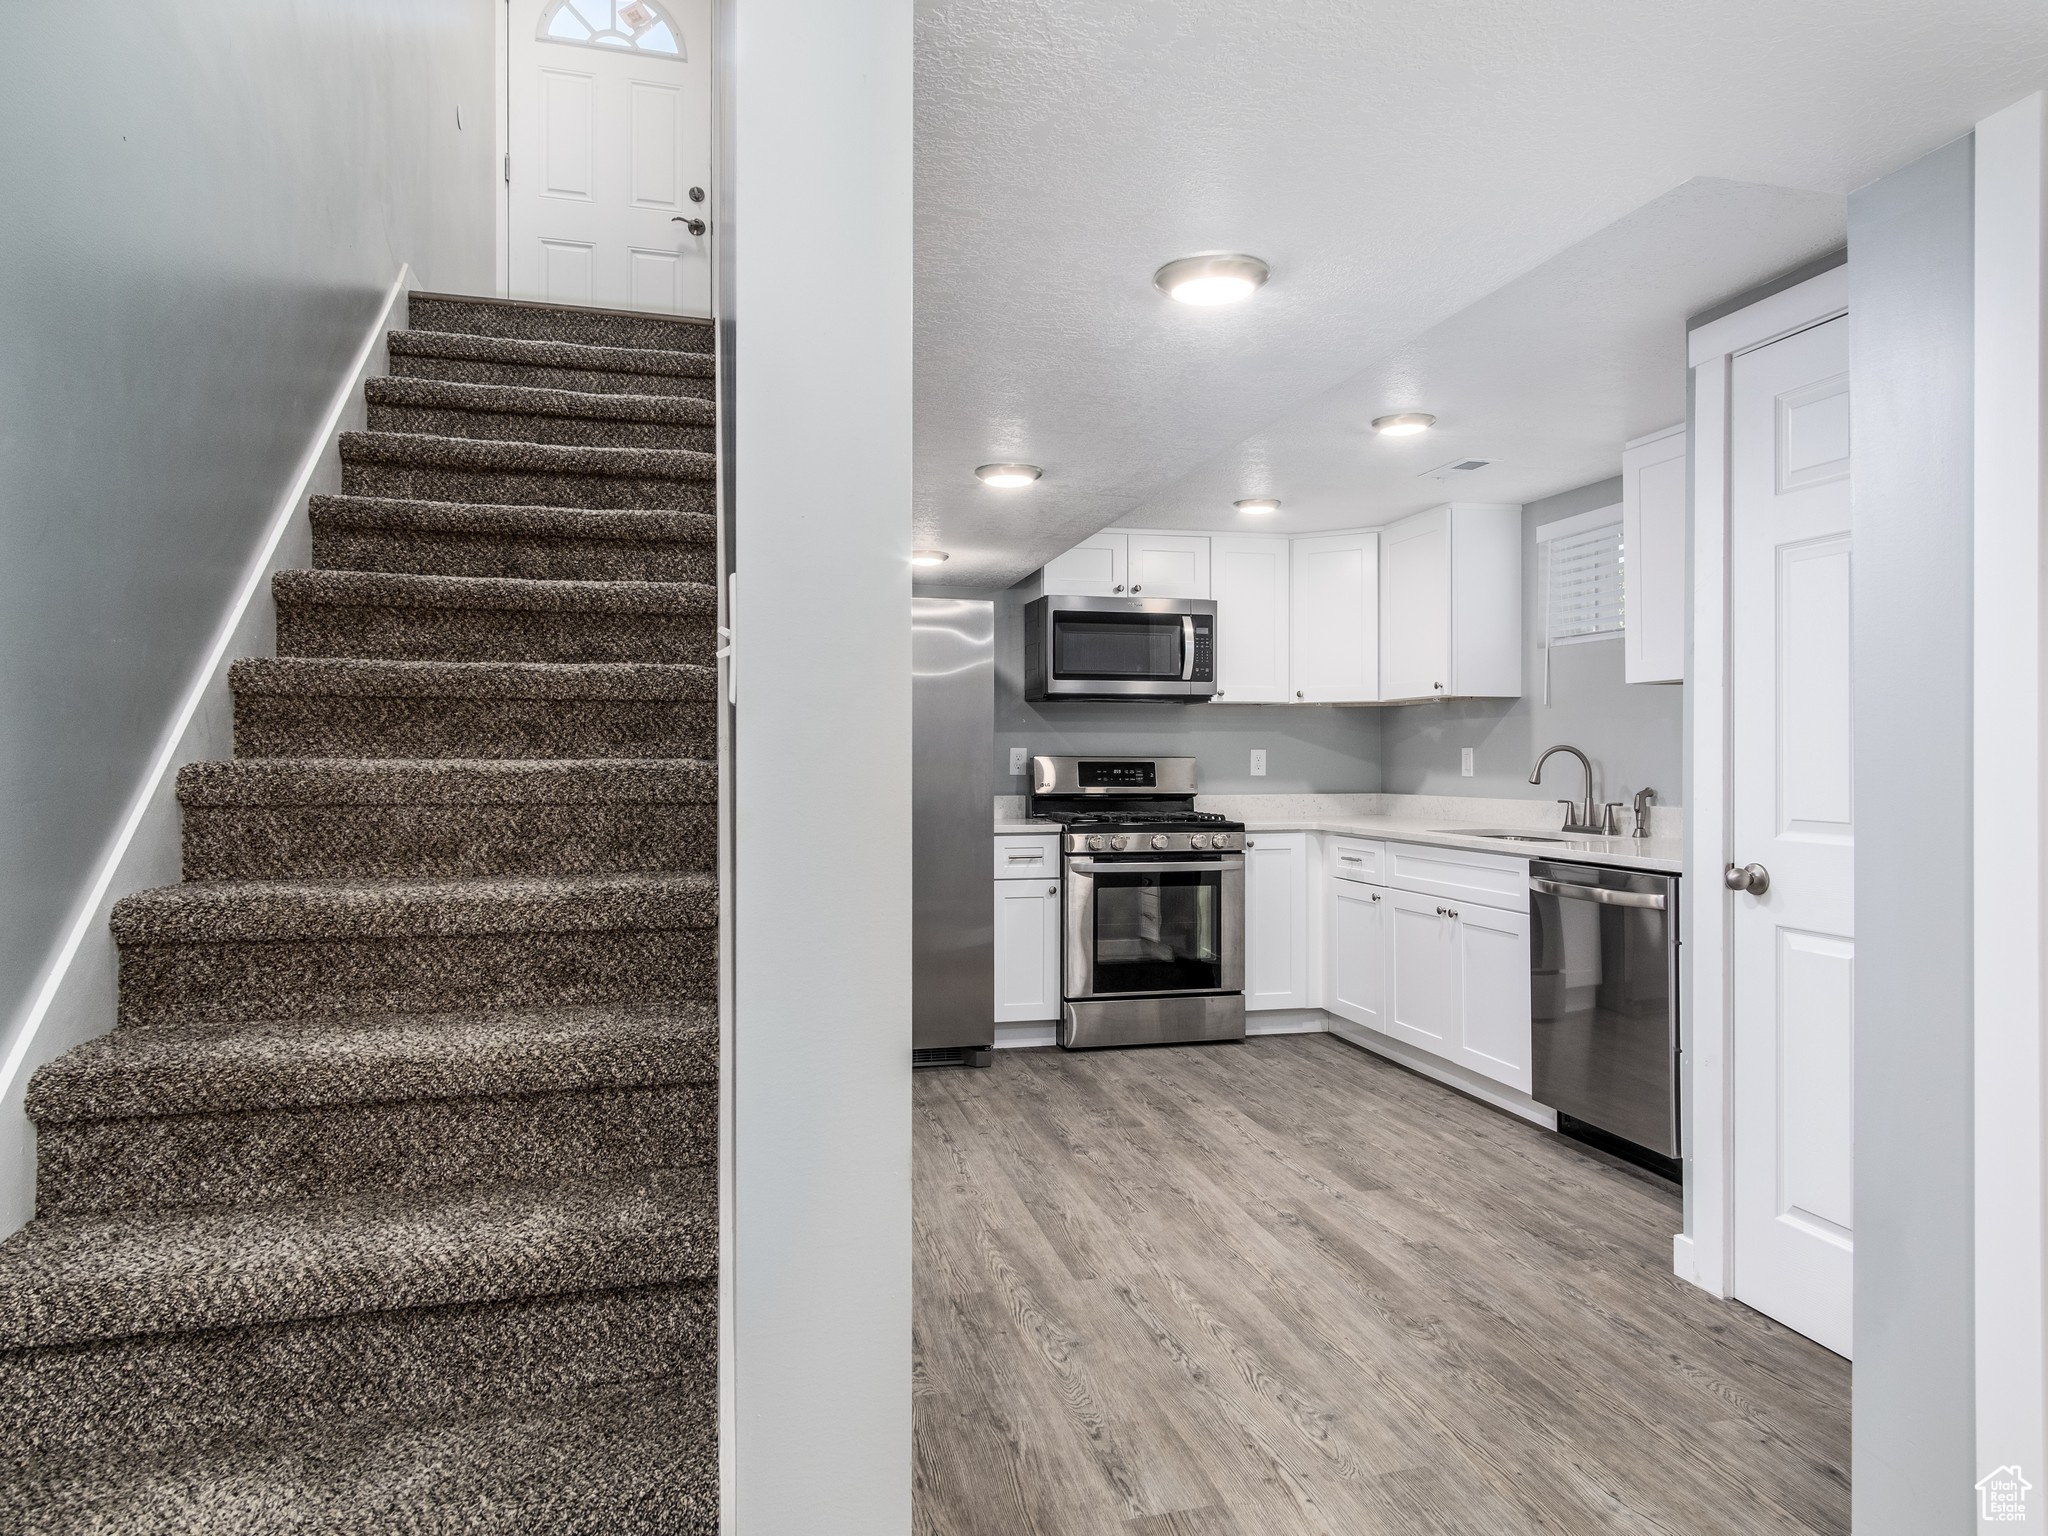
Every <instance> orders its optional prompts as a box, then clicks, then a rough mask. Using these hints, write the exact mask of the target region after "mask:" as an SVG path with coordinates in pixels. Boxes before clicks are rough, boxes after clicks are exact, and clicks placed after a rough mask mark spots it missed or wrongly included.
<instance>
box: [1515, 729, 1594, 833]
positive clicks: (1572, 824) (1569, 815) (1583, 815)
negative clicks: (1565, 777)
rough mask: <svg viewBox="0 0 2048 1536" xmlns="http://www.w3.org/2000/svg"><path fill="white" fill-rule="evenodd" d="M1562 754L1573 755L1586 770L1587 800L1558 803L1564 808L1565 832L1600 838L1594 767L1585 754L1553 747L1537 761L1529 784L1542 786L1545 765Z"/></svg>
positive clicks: (1567, 748) (1566, 748)
mask: <svg viewBox="0 0 2048 1536" xmlns="http://www.w3.org/2000/svg"><path fill="white" fill-rule="evenodd" d="M1560 752H1569V753H1571V755H1572V756H1573V757H1576V758H1577V759H1578V760H1579V766H1580V767H1581V768H1583V769H1585V770H1586V798H1585V799H1584V800H1583V801H1580V802H1577V803H1574V802H1573V801H1570V800H1560V801H1558V802H1557V803H1558V804H1559V805H1561V806H1563V807H1564V830H1565V831H1567V832H1578V833H1581V834H1584V835H1587V836H1591V837H1598V836H1599V835H1600V807H1599V806H1598V805H1597V804H1596V803H1595V802H1594V799H1593V765H1592V763H1591V762H1589V761H1588V760H1587V758H1586V754H1585V753H1583V752H1581V751H1580V750H1579V749H1578V748H1577V747H1566V746H1556V747H1552V748H1551V749H1550V750H1549V751H1548V752H1545V753H1544V754H1543V755H1542V756H1541V757H1539V758H1537V759H1536V767H1535V768H1534V770H1533V771H1531V773H1530V774H1529V782H1530V783H1531V784H1541V783H1542V782H1543V765H1544V764H1545V763H1547V762H1549V761H1550V760H1551V759H1552V758H1553V757H1555V756H1557V754H1558V753H1560Z"/></svg>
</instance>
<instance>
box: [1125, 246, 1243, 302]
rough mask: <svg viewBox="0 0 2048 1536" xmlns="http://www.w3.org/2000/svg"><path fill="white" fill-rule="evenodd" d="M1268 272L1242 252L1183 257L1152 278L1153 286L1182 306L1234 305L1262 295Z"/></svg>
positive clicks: (1170, 262)
mask: <svg viewBox="0 0 2048 1536" xmlns="http://www.w3.org/2000/svg"><path fill="white" fill-rule="evenodd" d="M1267 271H1268V268H1267V266H1266V264H1265V263H1264V262H1263V261H1261V260H1259V258H1258V257H1256V256H1247V255H1245V254H1244V253H1243V252H1242V251H1211V252H1210V253H1209V254H1207V255H1205V256H1183V257H1181V258H1180V260H1178V261H1169V262H1168V263H1167V264H1166V265H1165V266H1163V267H1161V268H1160V269H1159V270H1158V271H1157V272H1155V273H1153V274H1152V286H1153V287H1155V288H1157V289H1158V290H1159V291H1160V292H1161V293H1163V294H1165V295H1166V296H1167V297H1168V298H1170V299H1179V300H1180V301H1181V303H1183V304H1235V303H1236V302H1237V301H1238V300H1239V299H1248V298H1250V297H1251V296H1252V295H1253V294H1255V293H1257V292H1258V291H1259V285H1260V284H1261V283H1263V282H1265V280H1266V274H1267Z"/></svg>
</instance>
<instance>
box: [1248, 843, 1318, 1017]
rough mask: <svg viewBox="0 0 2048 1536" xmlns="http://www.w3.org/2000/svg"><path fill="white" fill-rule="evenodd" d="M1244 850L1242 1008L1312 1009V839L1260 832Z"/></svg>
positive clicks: (1252, 1009)
mask: <svg viewBox="0 0 2048 1536" xmlns="http://www.w3.org/2000/svg"><path fill="white" fill-rule="evenodd" d="M1244 849H1245V852H1244V1006H1245V1008H1246V1010H1247V1011H1248V1012H1249V1011H1255V1010H1258V1009H1261V1008H1307V1007H1310V1006H1312V1004H1313V1001H1314V989H1313V987H1311V985H1310V982H1309V943H1308V939H1309V934H1308V881H1309V834H1308V833H1306V832H1256V833H1252V834H1251V835H1249V836H1247V837H1246V838H1245V840H1244Z"/></svg>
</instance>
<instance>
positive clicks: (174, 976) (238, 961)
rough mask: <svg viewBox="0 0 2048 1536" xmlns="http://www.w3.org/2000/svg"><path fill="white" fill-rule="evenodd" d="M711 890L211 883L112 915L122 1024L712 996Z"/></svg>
mask: <svg viewBox="0 0 2048 1536" xmlns="http://www.w3.org/2000/svg"><path fill="white" fill-rule="evenodd" d="M717 907H718V902H717V880H716V877H715V876H713V875H709V874H701V873H678V874H661V875H596V876H582V877H577V878H574V879H509V878H497V879H488V880H381V881H349V880H308V881H264V880H246V881H243V880H226V881H211V882H200V881H195V882H188V883H186V884H184V885H173V886H165V887H162V888H161V889H158V890H153V891H141V892H138V893H137V894H135V895H133V896H125V897H123V898H122V899H121V900H120V901H118V902H116V903H115V904H114V909H113V912H112V914H111V925H112V928H113V932H114V940H115V942H116V943H117V944H119V945H120V947H121V985H120V1009H119V1018H120V1021H121V1023H123V1024H129V1025H149V1026H164V1027H170V1026H181V1025H188V1024H206V1023H233V1022H238V1021H250V1020H257V1019H303V1018H331V1017H334V1016H337V1015H343V1014H350V1013H442V1012H450V1011H455V1010H470V1009H486V1010H487V1009H498V1008H532V1007H542V1006H552V1005H577V1004H586V1003H614V1002H630V1001H638V1002H641V1003H649V1004H666V1003H673V1002H678V1001H683V1000H687V999H693V998H704V997H712V996H715V995H716V990H717V979H718V978H717V953H716V949H717V945H716V929H715V925H716V923H717V920H718V911H717Z"/></svg>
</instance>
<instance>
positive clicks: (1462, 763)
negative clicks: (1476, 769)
mask: <svg viewBox="0 0 2048 1536" xmlns="http://www.w3.org/2000/svg"><path fill="white" fill-rule="evenodd" d="M1458 772H1460V773H1462V774H1463V775H1464V776H1465V777H1466V778H1468V779H1469V778H1471V777H1472V749H1471V748H1470V747H1461V748H1459V750H1458Z"/></svg>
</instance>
